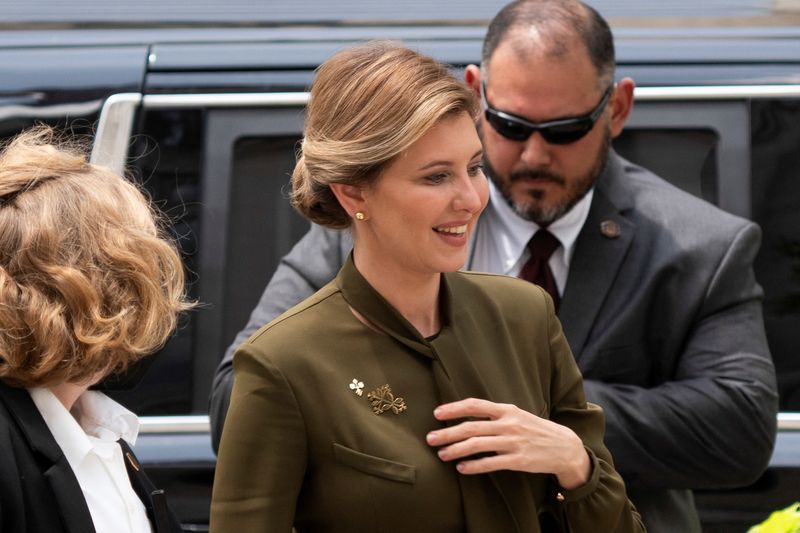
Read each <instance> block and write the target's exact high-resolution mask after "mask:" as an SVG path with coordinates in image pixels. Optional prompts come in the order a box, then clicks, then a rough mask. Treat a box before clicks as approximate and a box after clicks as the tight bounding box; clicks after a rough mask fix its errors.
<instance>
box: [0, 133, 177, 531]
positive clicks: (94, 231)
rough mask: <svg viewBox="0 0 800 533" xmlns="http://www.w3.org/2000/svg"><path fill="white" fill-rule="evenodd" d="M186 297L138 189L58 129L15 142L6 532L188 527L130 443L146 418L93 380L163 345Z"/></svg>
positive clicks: (4, 263)
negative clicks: (97, 162)
mask: <svg viewBox="0 0 800 533" xmlns="http://www.w3.org/2000/svg"><path fill="white" fill-rule="evenodd" d="M187 307H189V304H188V303H187V302H186V300H185V298H184V283H183V266H182V264H181V260H180V256H179V255H178V253H177V251H176V249H175V246H174V245H173V243H172V242H171V241H170V240H169V239H168V238H166V236H165V234H164V233H163V232H162V231H161V230H160V229H159V217H158V215H157V214H156V212H155V211H154V210H153V208H152V207H151V205H150V204H149V202H148V201H147V200H146V199H145V197H144V196H143V194H142V193H141V191H140V190H139V189H137V187H136V186H134V185H133V184H131V183H130V182H129V181H127V180H125V179H123V178H122V177H120V176H118V175H116V174H114V173H113V172H111V171H110V170H107V169H104V168H101V167H96V166H93V165H91V164H89V163H88V162H87V160H86V157H85V155H84V152H83V150H82V149H81V148H79V147H77V146H74V145H70V144H67V143H66V142H64V141H59V140H58V139H57V138H56V136H55V134H54V132H53V131H52V130H50V129H48V128H46V127H40V128H37V129H34V130H31V131H28V132H26V133H23V134H21V135H19V136H18V137H16V138H15V139H13V140H12V141H11V142H10V143H9V144H8V145H7V146H6V147H5V149H4V150H3V151H2V153H0V450H2V453H0V531H4V532H5V531H8V532H9V533H10V532H14V533H25V532H30V533H42V532H45V531H46V532H47V533H59V532H68V531H69V532H80V533H87V532H89V533H91V532H97V533H149V532H155V533H162V532H169V533H177V532H179V531H181V529H180V525H179V524H178V522H177V520H176V519H175V517H174V515H173V514H172V513H171V512H170V510H169V508H168V507H167V505H166V501H165V499H164V494H163V492H162V491H158V490H156V489H155V487H153V486H152V483H150V481H149V480H148V479H147V477H146V476H145V475H144V472H142V471H141V467H140V465H139V464H138V462H137V461H136V458H135V456H134V455H133V452H132V450H131V449H130V446H131V445H133V444H134V443H135V440H136V434H137V431H138V420H137V418H136V416H135V415H134V414H133V413H131V412H130V411H128V410H127V409H125V408H124V407H122V406H121V405H119V404H117V403H116V402H114V401H113V400H111V399H110V398H108V397H107V396H105V395H104V394H102V393H100V392H96V391H91V390H89V388H90V387H91V386H92V385H95V384H97V383H98V382H100V381H102V380H103V379H104V378H106V377H108V376H113V375H116V374H117V373H118V372H121V371H124V370H125V369H126V368H128V367H129V366H130V365H132V364H134V363H136V362H137V361H139V360H140V359H141V358H143V357H146V356H147V355H149V354H151V353H152V352H154V351H155V350H156V349H158V348H159V347H160V346H161V345H162V344H163V343H164V342H165V341H166V339H167V337H168V336H169V335H170V333H171V332H172V330H173V328H174V326H175V321H176V316H177V314H178V313H179V312H180V311H181V310H183V309H186V308H187Z"/></svg>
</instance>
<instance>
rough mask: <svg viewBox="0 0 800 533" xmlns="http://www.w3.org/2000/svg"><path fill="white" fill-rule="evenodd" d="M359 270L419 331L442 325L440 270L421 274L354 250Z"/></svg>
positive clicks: (436, 329)
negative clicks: (380, 261) (379, 260)
mask: <svg viewBox="0 0 800 533" xmlns="http://www.w3.org/2000/svg"><path fill="white" fill-rule="evenodd" d="M353 259H354V261H355V263H356V267H357V268H358V271H359V272H360V273H361V275H362V276H364V279H366V280H367V282H369V284H370V285H371V286H372V288H374V289H375V290H376V291H378V293H379V294H380V295H381V296H383V297H384V298H385V299H386V301H388V302H389V303H390V304H392V306H393V307H394V308H395V309H397V311H399V312H400V314H401V315H403V318H405V319H406V320H408V321H409V322H410V323H411V325H412V326H414V327H415V328H416V329H417V331H419V333H420V335H422V336H423V337H430V336H432V335H435V334H436V333H438V332H439V330H440V329H441V327H442V323H441V313H440V310H439V288H440V285H441V274H439V273H432V274H427V273H426V274H420V273H416V272H411V271H409V270H407V269H403V268H398V267H397V266H395V265H386V264H384V263H379V262H376V261H373V260H371V258H370V257H368V256H365V255H364V254H359V252H358V248H356V250H354V252H353Z"/></svg>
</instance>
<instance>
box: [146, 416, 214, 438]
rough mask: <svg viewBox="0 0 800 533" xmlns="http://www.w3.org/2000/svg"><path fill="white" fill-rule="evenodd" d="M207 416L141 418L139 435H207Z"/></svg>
mask: <svg viewBox="0 0 800 533" xmlns="http://www.w3.org/2000/svg"><path fill="white" fill-rule="evenodd" d="M210 431H211V424H210V423H209V421H208V415H189V416H142V417H140V418H139V433H143V434H144V433H209V432H210Z"/></svg>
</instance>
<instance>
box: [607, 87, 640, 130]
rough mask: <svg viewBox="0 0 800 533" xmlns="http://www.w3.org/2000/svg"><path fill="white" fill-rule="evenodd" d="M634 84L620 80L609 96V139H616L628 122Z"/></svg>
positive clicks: (631, 107) (631, 108)
mask: <svg viewBox="0 0 800 533" xmlns="http://www.w3.org/2000/svg"><path fill="white" fill-rule="evenodd" d="M634 87H635V84H634V83H633V80H632V79H630V78H622V79H621V80H619V81H618V82H617V86H616V87H615V88H614V94H613V95H612V96H611V138H612V139H613V138H616V137H617V136H618V135H619V134H620V133H622V128H624V127H625V123H626V122H627V121H628V117H629V116H630V114H631V111H632V110H633V89H634Z"/></svg>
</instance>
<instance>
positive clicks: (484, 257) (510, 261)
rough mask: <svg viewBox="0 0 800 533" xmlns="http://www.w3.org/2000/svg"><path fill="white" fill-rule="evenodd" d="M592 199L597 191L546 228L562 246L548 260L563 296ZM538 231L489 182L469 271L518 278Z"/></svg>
mask: <svg viewBox="0 0 800 533" xmlns="http://www.w3.org/2000/svg"><path fill="white" fill-rule="evenodd" d="M593 196H594V188H592V189H590V190H589V192H588V193H586V195H585V196H584V197H583V198H581V200H580V201H579V202H578V203H577V204H575V205H574V206H573V207H572V209H570V210H569V211H567V212H566V213H565V214H564V216H562V217H561V218H559V219H558V220H556V221H555V222H553V223H552V224H550V225H549V226H548V227H547V230H548V231H549V232H550V233H552V234H553V235H554V236H555V237H556V238H557V239H558V240H559V241H560V242H561V246H559V247H558V248H556V250H555V252H553V255H551V256H550V260H549V261H548V264H549V265H550V270H552V272H553V277H554V278H555V280H556V285H557V286H558V293H559V294H561V295H563V294H564V287H565V286H566V284H567V275H568V274H569V264H570V262H571V261H572V255H573V253H574V252H575V241H576V240H577V239H578V234H579V233H580V232H581V228H582V227H583V224H584V223H585V222H586V218H587V217H588V216H589V208H590V207H591V205H592V197H593ZM538 230H539V225H538V224H536V223H535V222H531V221H529V220H525V219H524V218H522V217H520V216H519V215H517V214H516V213H515V212H514V210H513V209H511V206H509V205H508V202H506V200H505V198H503V195H502V194H501V193H500V191H499V190H497V188H496V187H495V186H494V183H492V181H491V180H489V205H488V206H486V210H485V211H484V212H483V214H482V215H481V218H480V219H479V222H478V227H477V229H476V230H475V239H474V242H473V243H472V249H471V250H470V263H469V265H468V268H469V269H470V270H477V271H480V272H493V273H495V274H505V275H507V276H517V275H518V274H519V271H520V270H522V266H523V265H524V264H525V262H526V261H527V260H528V257H529V256H530V252H529V251H528V247H527V245H528V241H529V240H530V239H531V237H533V234H534V233H536V232H537V231H538Z"/></svg>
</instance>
